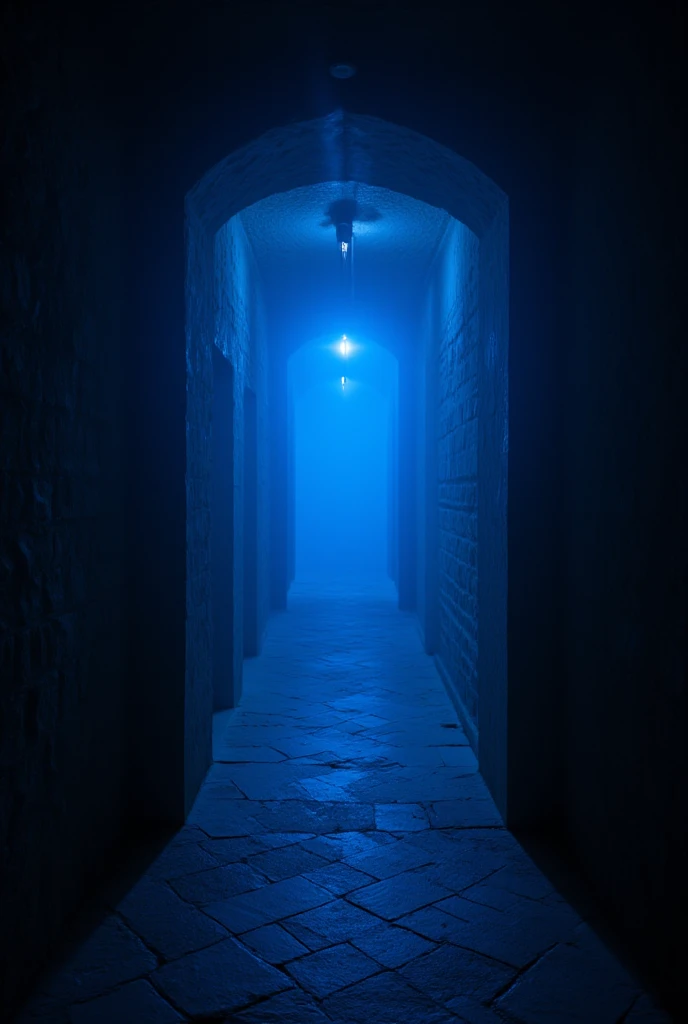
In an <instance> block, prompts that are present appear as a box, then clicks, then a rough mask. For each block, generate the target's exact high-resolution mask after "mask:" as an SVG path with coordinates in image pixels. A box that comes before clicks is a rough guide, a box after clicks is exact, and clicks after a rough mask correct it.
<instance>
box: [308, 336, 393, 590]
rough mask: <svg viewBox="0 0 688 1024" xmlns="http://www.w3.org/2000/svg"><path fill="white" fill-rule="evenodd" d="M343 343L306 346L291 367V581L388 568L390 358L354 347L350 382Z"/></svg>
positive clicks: (366, 576)
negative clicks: (345, 370) (353, 371)
mask: <svg viewBox="0 0 688 1024" xmlns="http://www.w3.org/2000/svg"><path fill="white" fill-rule="evenodd" d="M343 346H346V347H347V354H348V352H349V351H350V350H349V347H348V346H349V338H348V337H347V336H346V335H341V336H340V340H339V341H337V342H336V343H335V344H332V342H328V343H327V344H326V345H325V346H324V347H323V346H318V345H313V346H310V347H309V346H304V348H303V349H301V350H299V352H297V353H296V354H295V355H294V356H293V357H292V361H291V366H290V380H291V386H292V393H293V401H294V515H295V518H294V540H295V578H296V581H297V582H335V581H346V580H349V581H352V580H354V581H374V580H380V579H384V578H385V577H386V575H387V571H388V559H387V548H388V494H389V465H388V459H389V425H390V397H391V395H392V392H393V390H394V388H395V387H396V360H395V359H394V357H393V356H391V355H390V353H389V352H387V351H386V350H384V349H382V348H381V347H380V346H378V345H374V344H368V343H367V342H366V344H365V345H364V346H363V345H357V346H356V348H357V350H358V351H357V359H356V376H355V379H354V380H352V379H351V378H350V377H349V376H348V375H346V374H343V373H342V372H341V359H342V356H343V355H344V348H343ZM333 371H334V372H333ZM342 399H343V400H342Z"/></svg>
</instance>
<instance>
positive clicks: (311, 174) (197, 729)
mask: <svg viewBox="0 0 688 1024" xmlns="http://www.w3.org/2000/svg"><path fill="white" fill-rule="evenodd" d="M352 179H353V180H356V181H360V182H363V183H364V184H365V185H368V186H373V187H378V188H383V189H388V190H391V191H393V192H397V193H400V194H402V195H406V196H409V197H411V198H413V199H415V200H419V201H420V202H422V203H427V204H428V205H430V206H432V207H436V208H439V209H442V210H445V211H446V212H447V213H448V214H449V215H450V216H451V217H452V218H454V220H455V221H456V222H458V223H460V224H462V225H464V226H465V228H467V229H468V231H469V232H470V233H471V234H472V236H474V238H475V239H476V242H477V244H476V247H475V267H473V272H474V301H475V305H476V324H477V346H476V353H475V362H476V365H475V391H476V395H475V398H476V402H477V407H478V408H477V419H476V423H477V434H476V437H475V449H476V459H477V463H478V471H477V478H478V492H479V498H478V500H477V511H476V522H475V531H476V534H477V550H478V551H479V552H480V556H479V570H478V573H477V588H476V589H477V593H476V594H475V602H476V607H477V623H478V627H477V628H478V645H477V647H478V663H477V676H478V685H479V700H480V706H481V727H480V733H479V736H478V732H477V729H476V728H474V729H473V740H474V742H475V744H476V746H478V747H479V755H480V762H481V769H482V771H483V774H484V775H485V778H486V780H487V782H488V785H489V786H490V788H491V790H492V793H493V796H494V797H495V800H496V802H497V804H498V806H500V808H501V809H502V811H503V812H504V811H505V810H506V791H507V786H506V771H507V763H506V751H507V694H506V686H507V666H506V602H507V573H506V568H507V519H506V509H507V505H506V502H507V455H508V429H507V350H508V305H509V296H508V202H507V197H506V196H505V194H504V193H503V192H502V191H501V190H500V189H499V188H498V187H497V186H496V185H495V183H494V182H492V181H491V180H490V179H488V178H487V177H486V176H485V175H483V174H482V173H481V172H480V171H479V170H478V168H476V167H475V166H474V165H472V164H471V163H469V162H468V161H466V160H464V159H463V158H461V157H460V156H458V155H457V154H455V153H453V152H451V151H450V150H447V149H446V148H444V147H442V146H440V145H438V144H437V143H435V142H433V141H432V140H430V139H428V138H425V137H423V136H420V135H418V134H416V133H414V132H411V131H409V130H407V129H405V128H402V127H399V126H396V125H392V124H389V123H387V122H384V121H380V120H378V119H376V118H372V117H364V116H358V115H351V114H342V113H336V114H333V115H331V116H329V117H325V118H320V119H316V120H314V121H308V122H305V123H301V124H296V125H289V126H287V127H284V128H279V129H275V130H274V131H272V132H269V133H267V134H266V135H264V136H262V137H261V138H259V139H257V140H255V141H254V142H253V143H251V144H250V145H248V146H246V147H244V148H243V149H241V150H238V151H237V152H235V153H233V154H232V155H230V156H229V157H228V158H227V159H226V160H224V161H222V162H221V163H220V164H219V165H217V166H215V167H214V168H212V169H211V170H210V171H209V172H208V173H207V174H206V175H205V176H204V177H203V178H202V179H201V181H199V182H198V183H197V184H196V186H195V187H194V188H193V189H192V190H191V191H190V192H189V193H188V195H187V197H186V237H187V325H186V338H187V359H186V362H187V486H188V494H187V498H188V500H187V531H186V536H187V574H188V576H189V578H192V577H193V578H194V581H195V583H194V587H193V590H191V589H189V588H187V609H186V659H187V672H186V675H187V680H188V679H189V678H191V677H192V678H193V680H194V683H193V687H188V685H187V695H186V698H187V699H186V701H185V732H187V733H189V732H190V733H191V734H193V735H194V736H196V737H203V736H207V737H209V735H210V717H211V714H212V703H213V700H212V682H211V681H212V666H213V644H212V631H211V630H209V629H208V628H207V619H208V607H209V603H210V596H209V595H210V573H209V572H208V573H206V574H203V573H200V574H199V573H198V571H197V567H198V565H202V564H203V563H204V556H203V550H202V549H203V546H204V544H205V543H206V540H205V536H206V533H205V532H204V522H205V521H206V519H207V513H206V509H205V507H204V505H203V502H202V501H200V502H199V501H198V494H199V493H200V494H201V495H202V494H203V493H205V491H207V490H208V488H209V486H210V475H209V474H210V465H211V462H210V458H209V455H208V452H209V445H210V440H209V439H210V437H211V412H210V410H211V403H210V401H209V395H211V394H212V391H213V374H212V359H211V353H212V347H213V345H214V344H216V343H217V344H220V343H221V342H220V340H219V339H218V326H217V318H216V306H217V294H216V283H217V276H218V272H222V271H221V268H222V267H223V266H224V268H225V270H226V268H227V267H229V266H231V268H232V274H233V275H234V276H233V278H232V280H233V282H234V284H233V287H235V288H236V287H237V282H238V281H239V279H240V278H241V276H242V275H244V274H246V273H248V270H247V267H248V260H249V257H248V256H246V258H244V254H245V251H246V247H245V245H244V243H243V242H242V240H241V238H240V237H239V234H240V233H239V234H237V233H235V234H234V235H231V237H230V236H228V234H227V229H226V225H228V224H229V223H230V222H231V220H232V218H234V217H235V216H236V214H238V213H239V212H240V211H241V210H243V209H244V208H246V207H249V206H252V205H253V204H255V203H258V202H259V201H261V200H263V199H265V198H266V197H268V196H270V195H273V194H275V193H282V192H288V191H291V190H292V189H298V188H303V187H304V186H307V185H317V184H318V183H321V182H327V181H337V180H352ZM223 232H224V235H223V238H224V241H221V242H220V244H218V238H219V237H220V235H221V234H222V233H223ZM230 234H231V233H230ZM457 258H458V257H457V251H453V254H452V255H451V257H450V258H449V259H448V261H447V262H446V265H445V266H444V267H443V268H442V270H441V273H440V275H439V284H438V287H440V288H442V287H447V286H448V284H449V282H450V281H451V279H452V274H453V273H454V272H455V271H456V270H457V267H456V259H457ZM218 268H220V270H218ZM235 312H236V311H235ZM254 313H255V316H259V315H260V314H259V313H258V312H256V311H254ZM247 315H248V314H247ZM225 354H226V355H227V354H228V353H227V351H225ZM287 357H288V348H287V346H285V345H282V346H280V345H275V346H273V347H271V351H270V359H269V370H268V371H267V372H268V375H269V381H270V383H269V386H268V390H269V396H270V411H269V416H270V420H271V423H272V438H273V443H272V456H271V460H272V461H271V468H272V472H271V481H270V485H271V511H270V563H271V564H270V600H271V604H272V607H276V608H279V607H284V606H285V603H286V593H287V588H288V583H289V558H290V556H289V529H288V523H289V516H288V500H289V486H288V470H287V467H288V457H287V449H286V445H287V431H286V430H284V429H282V430H280V429H279V426H280V424H286V423H287V420H288V397H287V388H286V378H287V373H286V369H287V365H286V359H287ZM245 359H246V357H245V354H244V355H242V354H241V352H237V353H235V359H234V361H233V369H234V375H235V399H236V398H237V396H239V397H238V401H237V403H236V404H237V406H238V408H237V412H236V415H235V424H236V423H237V422H239V421H240V420H241V417H242V409H241V403H242V399H241V395H242V394H243V388H244V387H245V385H246V380H245V379H244V378H243V377H242V372H241V370H242V367H243V366H244V365H245ZM237 371H239V372H237ZM432 377H433V374H429V375H428V377H427V380H426V383H425V386H424V391H423V403H422V406H423V409H424V413H425V416H424V422H423V424H422V431H421V433H422V434H423V436H424V441H423V443H424V444H425V445H426V446H427V447H428V448H430V449H431V448H432V447H433V443H432V442H431V441H428V439H432V438H433V437H434V434H433V431H435V430H436V427H437V424H436V423H435V421H434V420H433V415H434V410H435V409H436V404H437V403H436V395H434V394H433V391H432V383H431V378H432ZM400 380H401V385H400V390H399V401H400V406H401V408H402V416H401V417H400V420H399V422H400V423H401V424H403V425H404V426H403V430H402V434H401V435H400V437H399V439H398V441H399V445H400V451H401V452H402V456H401V458H400V460H399V481H398V487H399V516H400V519H399V533H400V536H402V537H406V538H407V539H408V550H407V549H405V548H403V547H400V548H399V553H400V564H399V566H398V573H399V592H400V602H402V604H403V602H405V603H406V607H415V601H416V587H415V582H416V581H415V575H414V573H415V568H414V565H415V562H414V560H415V559H416V554H417V544H416V534H417V523H416V511H417V510H416V502H415V498H414V494H415V487H416V482H417V481H416V474H415V441H416V435H417V433H418V430H419V426H420V425H421V422H420V419H419V415H421V414H420V413H419V412H418V410H417V408H416V406H417V403H416V401H415V392H416V387H417V381H416V373H415V366H413V365H412V363H411V362H408V361H406V362H404V361H402V363H401V364H400ZM411 410H413V413H412V412H411ZM404 430H405V431H406V434H405V435H404V436H402V435H403V431H404ZM411 452H413V453H414V455H413V456H412V457H411V456H410V455H408V457H404V454H403V453H411ZM240 462H241V459H239V463H240ZM238 472H240V470H238ZM430 480H431V476H428V477H426V484H425V486H426V487H431V486H432V485H431V484H430V483H429V482H428V481H430ZM190 481H193V484H191V483H189V482H190ZM447 500H448V502H449V503H450V504H451V502H452V501H454V499H453V498H451V497H450V498H448V499H447ZM239 521H240V517H239ZM235 524H237V520H236V518H235ZM237 525H238V524H237ZM431 531H432V526H431V525H429V524H428V526H427V533H426V538H425V544H426V546H427V545H429V547H430V548H432V547H433V545H436V538H434V537H432V535H431ZM435 569H436V567H434V566H433V565H432V563H431V560H430V559H427V558H426V559H425V561H424V566H423V572H424V573H425V576H426V578H427V577H428V576H429V577H430V578H432V576H433V573H434V572H435ZM425 589H426V591H427V589H428V588H427V579H426V588H425ZM426 609H428V611H427V615H428V618H429V619H431V618H432V615H433V614H434V612H433V610H432V599H430V600H428V601H426ZM426 643H427V645H428V649H429V650H430V651H431V652H432V647H433V640H432V637H431V630H429V629H426ZM450 683H451V681H450ZM459 711H460V714H461V716H462V718H464V719H467V718H470V713H469V712H468V711H467V709H466V708H465V707H463V708H462V707H460V708H459ZM189 753H190V755H191V756H190V757H189V758H188V760H187V763H186V774H187V792H188V793H192V792H194V791H195V787H197V785H198V784H200V781H201V779H202V777H203V774H204V772H205V770H206V768H207V764H208V762H209V757H210V751H209V740H208V743H207V744H204V743H197V744H196V745H195V747H194V749H193V750H192V751H189ZM194 780H195V781H194Z"/></svg>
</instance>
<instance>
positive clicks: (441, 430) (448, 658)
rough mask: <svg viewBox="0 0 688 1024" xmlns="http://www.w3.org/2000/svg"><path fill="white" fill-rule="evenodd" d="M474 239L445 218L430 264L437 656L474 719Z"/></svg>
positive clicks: (476, 339) (477, 349)
mask: <svg viewBox="0 0 688 1024" xmlns="http://www.w3.org/2000/svg"><path fill="white" fill-rule="evenodd" d="M478 247H479V243H478V239H477V238H476V237H475V235H473V234H472V233H471V232H470V231H469V230H468V229H467V228H466V227H464V225H463V224H459V223H458V222H453V223H452V224H451V226H450V228H449V230H448V232H447V235H446V237H445V240H444V243H443V246H442V252H441V253H440V257H439V259H438V261H437V265H436V268H435V273H436V274H437V275H438V279H439V281H438V284H439V287H438V288H437V290H436V292H435V293H434V294H435V296H436V301H438V303H439V307H440V308H439V310H438V316H437V327H438V328H439V337H438V338H437V339H436V341H434V339H432V340H431V339H429V338H428V339H427V343H428V344H429V345H430V347H431V348H432V349H434V351H435V352H436V353H437V366H436V368H435V373H437V374H438V376H439V381H438V383H437V384H436V392H435V393H436V396H437V411H436V416H437V423H436V429H437V435H436V436H437V497H436V500H437V545H438V554H437V559H438V565H437V581H436V584H435V586H436V588H437V609H438V619H439V621H438V624H437V628H438V644H437V657H438V658H439V659H440V660H441V662H442V665H443V670H444V673H445V674H446V676H447V677H448V679H449V681H450V683H451V685H452V687H453V688H454V689H455V690H456V692H457V694H458V697H459V700H460V701H461V704H462V705H463V708H464V709H465V715H466V716H467V717H468V718H469V719H470V721H471V722H472V723H473V725H474V726H477V722H478V557H479V553H478V363H479V359H480V355H481V352H480V344H479V341H480V336H479V307H478Z"/></svg>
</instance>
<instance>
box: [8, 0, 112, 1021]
mask: <svg viewBox="0 0 688 1024" xmlns="http://www.w3.org/2000/svg"><path fill="white" fill-rule="evenodd" d="M4 18H7V21H6V22H4V21H3V24H0V51H1V52H0V58H1V62H2V66H3V68H4V71H5V75H6V77H5V80H4V81H3V87H2V90H1V91H0V96H1V98H0V124H2V133H3V144H2V149H3V155H2V162H1V165H0V176H1V179H0V196H2V206H3V209H2V213H1V214H0V224H1V227H0V282H1V284H0V289H1V290H0V317H1V319H0V437H1V439H2V455H1V462H0V752H1V753H0V757H1V761H0V878H1V879H2V883H1V884H0V921H1V922H2V935H1V936H0V940H1V942H2V946H1V948H0V1006H2V1007H3V1010H2V1013H3V1016H5V1015H6V1014H7V1013H8V1012H10V1013H11V1008H12V1006H13V1003H14V1001H15V999H16V997H17V995H18V994H19V993H20V992H21V990H22V988H23V987H24V986H25V985H26V983H27V981H28V980H29V978H30V976H31V974H32V973H33V972H34V971H35V970H36V969H38V968H39V967H40V966H41V962H42V959H43V957H44V955H45V954H46V951H47V950H48V949H49V947H50V946H51V944H52V943H53V942H54V940H55V938H56V936H57V935H58V934H59V932H60V930H61V928H62V926H63V924H64V922H65V920H66V919H67V917H68V916H69V914H70V913H71V911H72V910H73V909H74V908H75V906H76V904H77V903H78V901H79V900H80V898H81V896H82V895H83V893H84V890H85V888H86V886H87V885H88V884H89V881H90V880H91V879H93V877H94V875H96V874H97V873H98V872H99V870H100V869H101V867H102V866H103V864H104V862H105V860H106V859H107V857H108V855H109V852H110V850H111V848H112V847H113V846H114V844H115V843H116V841H117V839H118V837H119V834H120V828H121V822H122V817H123V813H122V812H123V799H122V796H123V775H124V770H125V766H124V760H125V758H124V750H123V735H122V694H121V691H120V687H121V682H122V676H123V671H124V667H123V642H122V627H123V617H122V613H123V589H122V588H123V579H122V575H121V566H122V564H123V555H124V542H123V532H122V531H123V519H124V517H123V514H122V505H121V497H122V492H123V488H122V487H121V480H120V468H121V463H122V457H121V456H122V453H121V448H120V446H121V440H120V438H121V419H120V417H121V412H122V402H123V393H122V389H121V388H120V366H119V363H118V356H119V345H120V340H121V339H120V323H119V307H120V302H121V291H122V285H121V275H120V266H119V260H120V255H121V252H120V238H119V230H118V225H119V224H120V221H121V209H120V205H119V198H118V197H119V195H120V186H119V182H118V180H117V167H118V162H119V160H118V153H117V150H116V148H115V147H114V145H113V143H112V141H111V140H112V125H111V124H110V123H109V121H108V117H109V114H108V108H107V106H106V104H104V102H103V97H102V96H101V95H100V94H99V78H98V75H97V74H96V71H95V68H94V67H90V68H87V67H85V66H84V61H85V60H87V59H89V58H88V57H87V55H86V52H84V53H82V54H80V55H79V57H78V58H77V53H76V51H77V50H78V37H77V36H74V37H73V38H72V41H71V42H72V45H73V46H74V51H75V52H74V53H72V54H71V59H67V57H66V46H67V43H66V42H65V40H68V39H69V33H70V32H71V29H72V26H68V25H66V24H63V25H62V30H61V26H60V25H51V24H49V22H48V21H47V20H46V19H45V18H44V19H43V20H41V18H39V17H37V16H36V12H32V11H30V10H28V9H26V8H25V7H24V5H17V7H16V8H13V7H12V6H11V5H5V6H4V7H3V19H4ZM63 33H64V34H63ZM5 44H6V46H5ZM86 74H88V76H89V77H88V81H89V88H88V89H85V88H84V86H83V77H84V76H85V75H86Z"/></svg>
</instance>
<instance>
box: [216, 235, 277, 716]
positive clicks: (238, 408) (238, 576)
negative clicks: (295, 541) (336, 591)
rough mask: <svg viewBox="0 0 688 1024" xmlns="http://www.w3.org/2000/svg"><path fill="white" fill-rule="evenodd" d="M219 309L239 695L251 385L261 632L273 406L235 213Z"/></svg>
mask: <svg viewBox="0 0 688 1024" xmlns="http://www.w3.org/2000/svg"><path fill="white" fill-rule="evenodd" d="M215 272H216V281H217V286H216V287H217V292H216V296H217V300H216V301H217V308H216V321H215V323H216V334H215V344H216V345H217V346H218V347H219V349H220V350H221V351H222V353H223V355H224V356H225V358H227V359H229V361H230V363H231V364H232V367H233V370H234V496H235V503H234V517H235V518H234V523H235V530H234V588H235V589H234V607H235V621H234V635H235V642H234V659H235V660H234V676H235V680H236V682H237V686H236V687H235V699H236V700H237V701H238V699H239V696H240V694H241V665H242V661H243V619H242V617H241V615H242V605H243V533H244V530H243V518H244V492H243V487H244V393H245V389H246V388H247V387H248V388H251V390H252V391H253V392H254V393H255V395H256V398H257V410H258V445H257V448H258V495H259V497H258V527H257V530H258V545H257V547H258V576H259V584H258V607H259V632H262V629H263V627H264V626H265V623H266V621H267V617H268V614H269V589H270V581H269V571H270V564H269V552H270V544H269V530H270V505H269V493H270V487H269V472H270V464H269V453H270V447H269V436H268V431H269V426H270V424H269V408H268V348H267V345H268V320H267V314H266V309H265V305H264V302H263V297H262V294H261V285H260V280H259V277H258V271H257V268H256V264H255V259H254V257H253V253H252V252H251V248H250V244H249V241H248V238H247V237H246V233H245V231H244V229H243V227H242V224H241V218H240V216H239V217H233V218H232V219H231V220H230V221H228V222H227V224H225V226H224V227H223V228H221V229H220V231H219V232H218V233H217V237H216V243H215Z"/></svg>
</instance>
